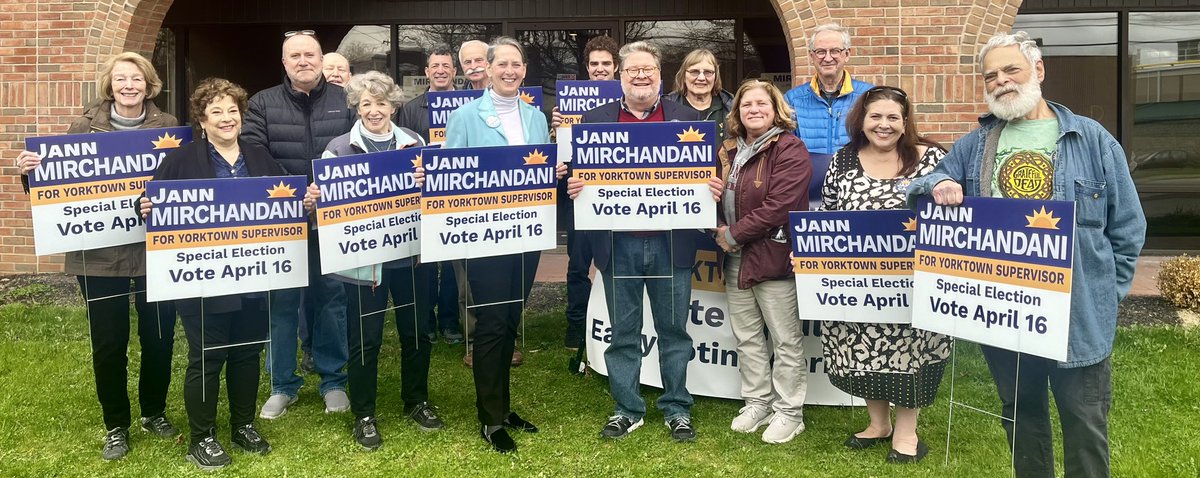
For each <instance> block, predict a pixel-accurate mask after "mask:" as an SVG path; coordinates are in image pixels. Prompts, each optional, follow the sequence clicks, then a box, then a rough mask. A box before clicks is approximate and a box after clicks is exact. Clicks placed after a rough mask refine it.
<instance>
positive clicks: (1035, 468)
mask: <svg viewBox="0 0 1200 478" xmlns="http://www.w3.org/2000/svg"><path fill="white" fill-rule="evenodd" d="M981 347H982V349H983V357H984V359H986V360H987V364H988V369H990V370H991V371H992V380H994V381H995V382H996V391H997V392H998V393H999V394H1000V402H1001V403H1002V404H1003V416H1004V418H1005V419H1006V420H1003V421H1002V423H1003V425H1004V430H1005V431H1006V432H1007V433H1008V442H1009V446H1010V449H1011V451H1012V454H1013V468H1014V470H1015V471H1016V476H1018V477H1019V478H1027V477H1038V478H1041V477H1053V476H1054V433H1053V431H1052V430H1051V429H1050V396H1049V394H1048V393H1047V388H1046V382H1047V381H1049V383H1050V387H1049V388H1050V390H1053V391H1054V402H1055V403H1056V404H1057V405H1058V418H1059V420H1060V421H1061V422H1062V427H1063V430H1062V434H1063V455H1064V456H1063V464H1064V465H1065V468H1066V476H1067V477H1068V478H1071V477H1089V478H1091V477H1106V476H1109V466H1108V465H1109V453H1108V410H1109V408H1110V407H1111V406H1112V362H1111V358H1105V359H1104V361H1103V362H1100V363H1097V364H1094V365H1089V366H1087V367H1079V368H1058V362H1055V361H1053V360H1049V359H1044V358H1041V357H1036V356H1033V355H1026V354H1017V353H1016V352H1011V351H1008V350H1003V349H998V348H994V347H988V346H986V345H985V346H981ZM1018 355H1019V356H1020V374H1019V376H1018V373H1017V357H1018ZM1010 420H1015V422H1014V421H1010Z"/></svg>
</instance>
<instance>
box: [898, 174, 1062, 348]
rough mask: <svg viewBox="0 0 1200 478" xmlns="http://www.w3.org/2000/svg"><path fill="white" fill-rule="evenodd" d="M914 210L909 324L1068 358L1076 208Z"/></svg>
mask: <svg viewBox="0 0 1200 478" xmlns="http://www.w3.org/2000/svg"><path fill="white" fill-rule="evenodd" d="M917 213H918V219H917V223H918V226H917V252H916V259H915V260H916V262H915V264H914V272H913V322H912V324H913V326H914V327H919V328H922V329H926V330H931V331H934V332H939V333H943V334H946V335H951V336H954V337H958V338H962V339H966V340H970V341H972V342H978V343H981V344H985V345H991V346H993V347H999V348H1003V349H1006V350H1013V351H1017V352H1023V353H1028V354H1033V355H1037V356H1039V357H1045V358H1049V359H1053V360H1058V361H1063V360H1066V358H1067V334H1068V332H1069V330H1068V326H1069V325H1070V317H1071V261H1072V258H1073V253H1074V232H1075V205H1074V203H1072V202H1069V201H1035V200H1026V199H999V198H976V197H968V198H965V199H964V200H963V203H962V205H961V206H955V207H951V206H938V205H936V204H934V203H933V202H932V201H930V200H929V198H922V199H921V201H920V202H919V203H918V204H917Z"/></svg>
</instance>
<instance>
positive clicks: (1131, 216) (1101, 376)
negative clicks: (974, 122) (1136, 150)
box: [908, 32, 1146, 477]
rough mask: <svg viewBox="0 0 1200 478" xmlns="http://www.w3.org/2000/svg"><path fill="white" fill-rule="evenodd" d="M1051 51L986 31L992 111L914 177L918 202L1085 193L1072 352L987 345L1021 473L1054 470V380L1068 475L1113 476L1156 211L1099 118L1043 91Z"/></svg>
mask: <svg viewBox="0 0 1200 478" xmlns="http://www.w3.org/2000/svg"><path fill="white" fill-rule="evenodd" d="M1041 57H1042V55H1041V51H1040V50H1039V49H1038V47H1037V44H1036V43H1035V42H1034V41H1033V40H1031V39H1030V38H1029V35H1028V34H1026V33H1025V32H1017V33H1015V34H1007V33H1002V34H999V35H997V36H995V37H993V38H992V39H991V40H990V41H988V43H987V45H985V46H984V47H983V49H982V50H981V51H980V53H979V64H980V69H981V71H982V72H983V80H984V89H985V93H986V95H985V96H986V100H987V104H988V109H989V110H990V111H991V114H987V115H984V116H983V117H981V118H980V119H979V123H980V125H981V126H980V128H978V129H976V130H974V131H972V132H970V133H968V134H967V135H966V136H964V137H963V138H961V139H959V140H958V142H956V143H955V144H954V147H953V149H951V150H950V153H949V155H947V156H946V158H945V159H944V160H942V162H941V164H939V165H938V166H937V169H935V170H934V172H933V173H931V174H929V175H928V176H925V177H924V178H921V179H919V180H917V181H914V182H913V184H912V185H911V186H910V187H909V190H908V195H909V201H910V203H913V202H915V200H916V197H917V196H922V195H932V196H933V200H934V201H935V202H936V203H937V204H942V205H958V204H960V203H962V199H963V196H964V195H968V196H984V197H1010V198H1026V199H1054V200H1073V201H1075V218H1076V227H1075V261H1074V264H1073V270H1072V278H1071V280H1072V283H1071V317H1070V335H1069V337H1068V339H1067V360H1066V361H1065V362H1056V361H1053V360H1048V359H1044V358H1040V357H1036V356H1032V355H1025V354H1020V353H1016V352H1011V351H1008V350H1002V349H997V348H993V347H988V346H983V347H982V348H983V354H984V358H985V359H986V360H987V363H988V368H989V369H990V370H991V372H992V378H993V380H994V381H995V383H996V389H997V392H998V393H999V395H1000V401H1001V403H1002V404H1003V415H1004V420H1003V425H1004V428H1005V431H1007V432H1008V439H1009V443H1010V444H1011V448H1012V453H1013V467H1014V469H1015V471H1016V475H1017V476H1018V477H1053V476H1054V443H1053V434H1052V432H1051V429H1050V410H1049V394H1048V393H1047V387H1046V384H1047V382H1049V384H1050V389H1051V390H1053V392H1054V398H1055V403H1056V404H1057V405H1058V412H1059V418H1060V419H1061V421H1062V427H1063V437H1064V438H1063V452H1064V455H1065V459H1064V464H1065V468H1066V476H1068V477H1071V476H1088V477H1104V476H1109V450H1108V410H1109V407H1110V406H1111V404H1112V364H1111V360H1110V358H1109V356H1110V355H1111V353H1112V344H1113V337H1114V336H1115V335H1116V328H1117V304H1118V303H1119V302H1120V300H1121V299H1122V298H1123V297H1125V295H1126V294H1127V293H1128V292H1129V287H1130V285H1131V284H1132V282H1133V272H1134V264H1135V263H1136V262H1137V257H1138V254H1139V253H1140V252H1141V249H1142V243H1143V242H1144V241H1145V235H1146V219H1145V216H1144V215H1143V214H1142V207H1141V203H1140V202H1139V201H1138V196H1137V191H1135V190H1134V185H1133V180H1132V179H1131V178H1130V177H1129V168H1128V166H1127V164H1126V162H1125V154H1124V152H1123V150H1122V149H1121V145H1120V144H1118V143H1117V141H1116V139H1114V138H1113V137H1112V135H1110V134H1109V133H1108V132H1107V131H1105V129H1104V128H1103V127H1102V126H1100V124H1099V123H1097V122H1095V121H1093V120H1091V119H1089V118H1085V117H1082V116H1077V115H1075V114H1074V113H1071V111H1070V110H1068V109H1067V108H1065V107H1063V106H1062V105H1059V104H1057V103H1051V102H1047V101H1046V100H1044V99H1043V98H1042V94H1041V86H1040V85H1041V82H1042V80H1043V79H1044V78H1045V75H1046V72H1045V67H1044V65H1043V64H1042V59H1041ZM1018 362H1019V370H1020V373H1019V374H1018V373H1017V371H1018Z"/></svg>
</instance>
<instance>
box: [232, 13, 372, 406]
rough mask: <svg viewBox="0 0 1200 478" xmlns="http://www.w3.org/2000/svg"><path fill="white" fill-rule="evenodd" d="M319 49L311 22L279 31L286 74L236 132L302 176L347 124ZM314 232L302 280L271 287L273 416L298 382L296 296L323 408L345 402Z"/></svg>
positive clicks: (332, 308) (336, 331)
mask: <svg viewBox="0 0 1200 478" xmlns="http://www.w3.org/2000/svg"><path fill="white" fill-rule="evenodd" d="M322 57H323V55H322V52H321V44H320V43H319V42H317V38H316V36H315V35H314V34H313V32H312V30H300V31H295V32H288V33H285V34H284V41H283V68H284V70H286V71H287V76H286V77H285V78H284V79H283V84H281V85H279V86H275V87H271V88H268V89H266V90H263V91H260V92H258V93H257V94H255V95H254V97H253V98H250V108H249V111H247V112H246V114H245V126H244V127H243V128H242V138H243V139H245V140H246V141H247V142H249V143H254V144H260V145H262V146H265V147H266V148H267V150H269V151H270V152H271V156H273V157H274V158H275V160H276V161H279V163H280V164H281V165H283V168H284V169H286V170H287V172H288V173H290V174H295V175H300V174H303V175H305V176H308V180H309V181H310V182H311V181H312V160H314V159H317V158H320V157H321V153H322V152H324V151H325V146H326V144H328V143H329V140H331V139H333V138H336V137H338V136H341V135H343V134H345V133H346V132H348V131H350V127H351V126H353V125H354V113H353V111H352V110H351V109H350V108H349V106H347V105H346V92H345V91H344V90H342V87H340V86H337V85H333V84H330V83H327V82H325V76H324V75H323V74H322V73H321V62H322ZM316 232H317V231H316V230H313V231H311V233H310V234H309V248H308V250H309V260H308V273H309V286H308V288H307V289H283V290H276V291H272V292H271V347H270V349H269V353H268V357H267V372H268V373H270V375H271V397H270V398H269V399H267V401H266V403H264V404H263V407H262V410H261V412H260V416H261V417H262V418H266V419H274V418H278V417H279V416H281V415H283V414H284V413H285V412H287V407H288V406H289V405H291V404H292V403H294V402H295V401H296V399H297V398H298V394H299V392H300V385H302V384H303V383H304V380H303V379H301V378H300V377H299V376H298V375H296V342H297V339H298V332H299V319H300V307H301V297H303V299H304V304H303V305H304V312H305V313H304V316H305V321H306V325H307V326H308V327H307V330H308V332H309V334H308V335H309V336H310V337H311V341H312V345H311V350H312V358H313V365H314V366H315V368H316V371H317V373H318V374H319V375H320V376H321V384H320V386H319V388H318V391H319V393H320V394H321V396H322V397H323V398H324V399H325V411H327V412H341V411H346V410H349V409H350V400H349V398H348V397H347V395H346V379H347V376H346V372H345V371H344V368H345V365H346V360H347V358H348V357H347V356H348V355H349V351H348V350H347V344H346V294H345V290H344V288H343V287H342V285H341V283H340V282H338V281H337V280H336V279H333V278H329V277H325V276H323V275H321V262H320V256H319V253H318V250H319V249H318V247H317V234H316ZM306 352H307V351H306ZM306 356H307V353H306Z"/></svg>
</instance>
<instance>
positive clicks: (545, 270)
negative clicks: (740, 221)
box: [537, 246, 1167, 296]
mask: <svg viewBox="0 0 1200 478" xmlns="http://www.w3.org/2000/svg"><path fill="white" fill-rule="evenodd" d="M1165 259H1167V257H1164V256H1146V257H1142V258H1141V259H1139V260H1138V264H1137V272H1136V273H1135V274H1134V276H1133V289H1132V290H1131V291H1130V295H1151V296H1154V295H1161V293H1159V291H1158V269H1159V265H1160V264H1161V263H1162V261H1163V260H1165ZM566 280H567V248H566V246H559V247H558V249H555V250H553V251H545V252H542V262H541V264H539V266H538V272H537V281H538V282H566Z"/></svg>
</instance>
